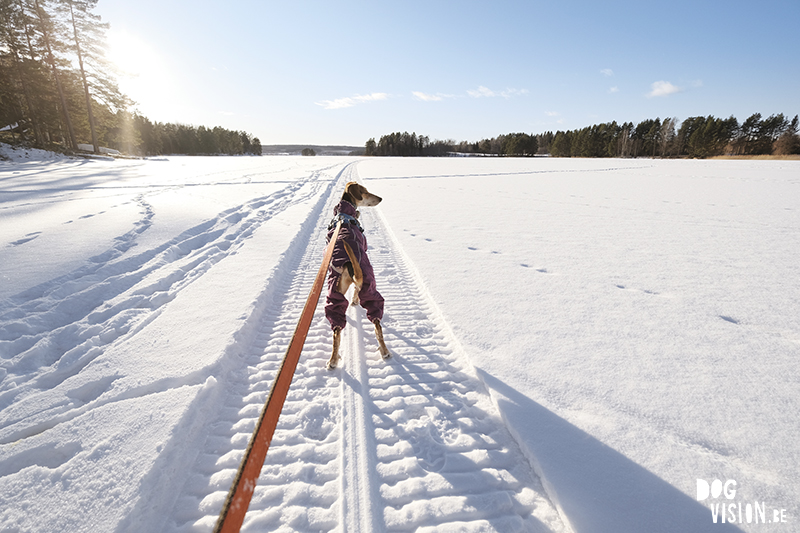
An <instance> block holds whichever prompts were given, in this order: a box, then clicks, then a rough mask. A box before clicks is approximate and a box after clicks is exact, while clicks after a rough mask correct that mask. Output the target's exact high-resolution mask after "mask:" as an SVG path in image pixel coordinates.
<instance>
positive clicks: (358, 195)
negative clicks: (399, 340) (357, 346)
mask: <svg viewBox="0 0 800 533" xmlns="http://www.w3.org/2000/svg"><path fill="white" fill-rule="evenodd" d="M382 200H383V199H382V198H381V197H380V196H377V195H375V194H372V193H371V192H369V191H368V190H367V189H366V187H364V186H363V185H359V184H358V183H356V182H355V181H351V182H349V183H347V185H345V188H344V193H343V194H342V199H341V201H340V202H339V203H338V204H337V205H336V207H335V208H334V209H333V214H334V218H333V220H332V221H331V224H330V226H329V227H328V242H330V240H331V237H332V236H333V232H334V229H335V227H336V224H337V223H338V222H339V221H340V220H341V222H342V229H341V230H340V231H339V236H338V238H337V239H336V244H335V245H334V248H333V257H332V259H331V264H330V267H329V268H328V295H327V297H326V300H325V318H327V319H328V322H329V323H330V325H331V329H332V330H333V352H332V353H331V358H330V359H329V360H328V364H327V365H326V366H327V368H328V370H333V369H334V368H336V365H337V364H338V363H339V343H340V341H341V336H342V329H344V327H345V325H346V324H347V320H346V318H345V313H346V312H347V307H348V305H349V304H348V302H347V298H346V297H345V293H346V292H347V290H348V289H349V288H350V286H351V285H353V286H354V287H355V290H354V295H353V301H352V304H353V305H361V307H363V308H364V309H365V310H366V312H367V318H368V319H369V321H370V322H372V323H373V325H374V326H375V337H376V338H377V339H378V348H379V351H380V354H381V357H383V358H384V359H388V358H389V357H391V354H390V353H389V349H388V348H387V347H386V343H385V342H384V340H383V328H382V327H381V319H382V318H383V304H384V300H383V296H381V294H380V293H379V292H378V289H377V287H376V286H375V273H374V271H373V269H372V264H370V262H369V258H368V257H367V239H366V237H364V230H363V228H362V227H361V223H360V222H359V220H358V216H359V211H358V208H359V207H371V206H376V205H378V204H379V203H380V202H381V201H382Z"/></svg>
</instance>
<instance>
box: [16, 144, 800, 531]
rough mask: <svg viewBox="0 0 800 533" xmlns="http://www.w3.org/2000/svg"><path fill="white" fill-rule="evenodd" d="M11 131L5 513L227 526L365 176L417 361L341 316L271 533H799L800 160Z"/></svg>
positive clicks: (375, 230) (289, 406)
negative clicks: (348, 185)
mask: <svg viewBox="0 0 800 533" xmlns="http://www.w3.org/2000/svg"><path fill="white" fill-rule="evenodd" d="M0 149H2V150H3V153H4V154H5V155H6V156H7V158H8V159H10V160H9V161H0V192H1V193H2V194H0V220H2V223H1V224H0V356H1V358H0V530H3V531H42V532H45V531H46V532H52V531H84V530H92V531H115V532H126V531H130V532H134V531H164V532H170V533H171V532H188V531H210V530H211V529H212V528H213V525H214V523H215V521H216V517H217V515H218V513H219V510H220V508H221V506H222V503H223V502H224V499H225V495H226V493H227V490H228V488H229V487H230V484H231V482H232V479H233V476H234V474H235V472H236V469H237V467H238V464H239V461H240V459H241V457H242V454H243V452H244V448H245V447H246V445H247V441H248V439H249V436H250V434H251V432H252V430H253V428H254V426H255V422H256V420H257V418H258V415H259V412H260V409H261V406H262V405H263V402H264V401H265V399H266V396H267V393H268V391H269V388H270V386H271V384H272V380H273V379H274V376H275V374H276V372H277V369H278V367H279V365H280V361H281V359H282V357H283V353H284V352H285V349H286V346H287V345H288V342H289V339H290V338H291V336H292V334H293V331H294V326H295V324H296V321H297V318H298V317H299V314H300V311H301V310H302V306H303V304H304V302H305V298H306V296H307V294H308V291H309V289H310V286H311V282H312V280H313V277H314V275H315V274H316V270H317V268H318V266H319V261H320V260H321V257H322V252H323V249H324V245H325V242H324V233H325V232H324V228H325V227H326V226H327V223H328V220H329V219H330V213H331V208H332V206H333V205H334V204H335V202H336V201H337V199H338V197H339V196H340V195H341V190H342V189H343V187H344V183H345V182H346V181H349V180H358V181H360V182H361V183H363V184H364V185H366V186H367V188H368V189H370V190H371V191H372V192H375V193H376V194H378V195H380V196H382V197H383V198H384V201H383V202H382V203H381V205H380V206H378V207H376V208H364V209H362V215H361V217H362V223H363V224H364V226H365V228H366V231H367V239H368V241H369V245H370V251H369V253H370V259H371V261H372V263H373V265H374V266H375V272H376V277H377V280H378V288H379V290H380V291H381V292H382V293H383V295H384V296H385V297H386V300H387V304H386V316H385V318H384V333H385V336H386V341H387V345H388V346H389V349H390V350H391V351H392V354H393V357H392V358H391V359H390V360H388V361H383V360H381V358H380V356H379V354H378V353H377V342H376V341H375V338H374V335H373V332H372V328H371V324H369V323H368V322H367V321H366V318H365V317H364V313H363V310H361V309H352V308H351V309H350V310H349V312H348V323H349V325H348V327H347V328H346V329H345V330H344V335H343V340H342V353H343V361H342V364H341V368H339V369H337V370H335V371H332V372H331V371H328V370H326V369H325V361H326V360H327V358H328V356H329V350H330V343H331V338H330V331H329V328H328V325H327V323H326V322H325V319H324V316H323V314H322V309H321V305H320V306H318V308H317V312H316V315H315V319H314V324H313V325H312V328H311V331H310V332H309V335H308V338H307V341H306V346H305V349H304V352H303V356H302V357H301V360H300V363H299V365H298V368H297V372H296V374H295V379H294V382H293V385H292V389H291V391H290V394H289V397H288V398H287V402H286V405H285V407H284V411H283V414H282V416H281V421H280V423H279V426H278V430H277V431H276V433H275V437H274V439H273V442H272V446H271V448H270V451H269V453H268V456H267V461H266V463H265V466H264V468H263V470H262V475H261V478H260V479H259V485H258V487H257V488H256V491H255V494H254V497H253V501H252V503H251V506H250V512H249V513H248V517H247V519H246V520H245V523H244V527H243V529H242V530H243V531H412V530H418V531H502V532H507V531H576V532H594V531H598V532H605V531H617V532H625V531H629V532H634V531H707V530H714V531H717V530H727V531H736V530H737V529H738V530H741V531H789V530H792V529H794V528H796V526H795V525H793V524H796V521H797V516H798V511H800V504H798V502H800V483H798V482H797V479H800V466H799V465H800V447H799V446H798V445H797V442H798V437H800V425H798V423H797V419H796V413H797V412H798V410H799V409H800V387H798V385H799V384H800V383H799V382H800V362H798V361H799V360H800V358H798V356H800V287H798V285H797V283H796V282H795V281H794V280H796V279H798V278H800V272H799V270H800V263H798V261H797V250H798V249H800V164H798V163H797V162H792V161H661V160H580V159H577V160H573V159H540V158H536V159H506V158H447V159H402V158H343V157H316V158H302V157H260V158H258V157H248V158H244V157H242V158H226V157H194V158H192V157H168V158H160V159H159V160H116V161H103V160H74V159H68V158H63V157H58V158H51V156H49V155H47V154H46V153H38V152H33V151H27V155H23V154H21V153H20V152H19V151H13V150H11V149H10V147H8V146H6V145H2V146H0ZM698 479H701V480H706V481H707V482H708V483H709V484H711V483H712V482H713V481H714V480H716V479H719V480H721V482H722V483H725V482H726V481H728V480H734V481H735V483H736V484H735V485H731V484H729V487H731V486H732V487H734V488H735V494H732V493H730V492H729V493H728V494H729V495H731V498H730V499H728V498H727V497H726V496H725V494H722V495H720V494H718V493H714V494H712V496H710V497H708V498H706V499H704V500H703V501H697V480H698ZM723 504H724V505H725V509H726V511H729V512H728V513H727V515H726V521H727V520H730V519H733V520H732V521H733V522H735V523H734V524H727V523H726V524H720V523H718V524H714V523H713V521H712V519H713V514H712V510H711V509H709V506H717V507H716V508H717V509H718V508H719V506H722V505H723ZM731 504H732V505H733V507H732V508H730V509H729V507H728V506H730V505H731ZM756 504H757V506H756ZM748 506H750V508H751V509H753V508H754V509H755V510H756V512H755V517H756V518H759V521H760V515H759V514H758V509H763V513H764V516H765V520H766V521H767V523H766V524H761V523H758V524H756V523H748V521H747V519H746V517H747V508H748ZM782 510H783V514H781V511H782ZM740 516H741V518H740ZM717 518H718V521H719V519H721V517H720V516H717ZM776 518H777V522H780V521H781V520H783V521H785V522H786V523H774V522H772V523H771V522H770V521H772V520H774V519H776ZM751 522H752V521H751Z"/></svg>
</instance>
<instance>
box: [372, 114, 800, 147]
mask: <svg viewBox="0 0 800 533" xmlns="http://www.w3.org/2000/svg"><path fill="white" fill-rule="evenodd" d="M799 125H800V124H798V116H797V115H795V116H794V118H792V119H791V120H790V119H789V118H788V117H786V116H784V115H783V114H782V113H781V114H778V115H770V116H769V117H766V118H763V117H762V115H761V113H754V114H753V115H751V116H750V117H748V118H747V119H746V120H745V121H744V122H742V123H741V124H740V123H739V121H738V120H737V119H736V118H735V117H733V116H731V117H729V118H727V119H720V118H716V117H714V116H712V115H709V116H707V117H702V116H699V117H689V118H687V119H686V120H684V121H683V122H679V121H678V119H677V118H666V119H664V120H661V119H660V118H656V119H651V120H643V121H642V122H639V123H638V124H634V123H632V122H625V123H622V124H619V123H617V122H610V123H604V124H595V125H593V126H589V127H586V128H582V129H578V130H568V131H556V132H552V131H548V132H545V133H540V134H528V133H510V134H505V135H498V136H497V137H493V138H486V139H482V140H480V141H478V142H467V141H462V142H456V141H452V140H448V141H440V140H434V141H431V140H430V138H429V137H427V136H425V135H417V134H416V133H411V134H409V133H408V132H402V133H401V132H396V133H391V134H388V135H384V136H382V137H381V138H380V139H379V140H378V141H377V142H376V141H375V139H374V138H371V139H369V140H368V141H367V142H366V144H365V154H366V155H368V156H446V155H458V154H465V155H493V156H516V157H524V156H535V155H550V156H553V157H688V158H706V157H714V156H720V155H740V156H756V155H796V154H800V136H798V126H799Z"/></svg>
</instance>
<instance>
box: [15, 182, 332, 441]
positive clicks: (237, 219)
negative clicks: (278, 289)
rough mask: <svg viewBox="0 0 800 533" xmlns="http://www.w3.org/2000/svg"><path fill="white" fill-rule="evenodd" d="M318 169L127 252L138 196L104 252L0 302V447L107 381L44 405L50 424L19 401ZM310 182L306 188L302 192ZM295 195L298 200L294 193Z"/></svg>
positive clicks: (206, 265) (144, 215)
mask: <svg viewBox="0 0 800 533" xmlns="http://www.w3.org/2000/svg"><path fill="white" fill-rule="evenodd" d="M323 171H324V169H321V170H318V171H315V172H313V173H309V175H307V176H306V177H305V178H303V179H299V180H296V181H292V182H287V184H286V186H285V187H283V188H282V189H280V190H278V191H276V192H274V193H272V194H269V195H266V196H263V197H259V198H254V199H252V200H250V201H248V202H246V203H244V204H242V205H239V206H236V207H234V208H231V209H228V210H226V211H223V212H222V213H220V214H219V215H218V216H216V217H214V218H212V219H210V220H207V221H205V222H203V223H201V224H199V225H197V226H195V227H194V228H191V229H189V230H187V231H185V232H184V233H182V234H181V235H180V236H178V237H176V238H174V239H172V240H170V241H168V242H166V243H164V244H162V245H160V246H158V247H155V248H152V249H149V250H145V251H143V252H141V253H138V254H130V253H127V252H129V251H131V250H132V249H133V248H134V247H135V246H136V243H137V238H138V237H139V236H140V235H141V234H142V233H144V232H145V231H147V229H149V227H150V226H151V225H152V218H153V217H154V215H155V213H154V211H153V209H152V207H151V206H150V205H149V204H148V203H147V201H146V199H145V196H144V195H140V196H139V197H137V202H138V203H139V205H140V206H141V211H140V214H141V218H140V219H139V220H138V221H137V222H136V223H135V224H134V228H133V229H132V230H131V231H129V232H128V233H126V234H124V235H122V236H120V237H117V238H116V239H115V240H116V241H117V242H116V243H115V244H114V245H113V246H112V247H111V248H110V249H108V250H107V251H105V252H104V253H102V254H99V255H97V256H95V257H92V258H89V259H88V261H87V262H86V263H85V264H84V265H83V266H82V267H80V268H78V269H76V270H74V271H73V272H70V273H69V274H67V275H65V276H62V277H59V278H57V279H54V280H52V281H49V282H46V283H43V284H41V285H39V286H37V287H33V288H31V289H28V290H26V291H24V292H22V293H20V294H17V295H16V296H13V297H11V298H8V299H7V300H6V301H4V302H1V303H0V412H1V413H2V414H1V415H0V428H2V431H0V443H7V442H13V441H14V440H17V439H19V438H24V437H27V436H30V435H33V434H36V433H39V432H41V431H43V430H46V429H48V428H49V427H52V425H54V424H55V423H58V422H62V421H63V420H66V419H70V418H74V416H77V415H79V414H81V413H83V412H84V411H85V409H86V408H87V407H90V406H89V405H87V404H91V403H92V402H93V400H95V399H97V398H98V397H100V396H101V395H102V394H103V392H104V391H105V390H106V389H107V388H108V386H109V385H110V382H108V381H107V380H106V381H105V382H103V383H99V384H96V386H94V387H89V388H88V389H87V388H84V389H81V390H75V391H71V392H70V393H69V394H68V396H69V397H70V399H71V400H72V403H70V404H65V405H63V406H60V408H59V409H54V410H53V411H51V412H52V414H53V416H54V418H53V420H52V422H49V423H44V425H42V424H39V425H37V426H34V427H25V424H24V417H25V414H26V413H27V412H29V409H28V408H27V407H26V406H25V405H24V404H25V403H26V402H25V398H26V397H28V396H31V395H34V394H35V393H36V392H38V391H40V390H46V389H51V388H53V387H55V386H56V385H58V384H59V383H62V382H63V381H65V380H66V379H68V378H69V377H71V376H74V375H76V374H77V373H79V372H80V371H81V369H83V368H84V367H86V365H88V364H89V363H90V362H91V361H92V360H94V359H95V358H97V357H98V356H99V355H100V354H102V353H103V352H104V350H105V349H106V348H107V347H108V346H109V345H110V344H112V343H115V342H119V341H121V340H122V339H123V338H127V337H129V336H131V335H135V334H136V333H137V332H138V331H140V330H141V329H142V328H143V327H144V326H145V325H147V324H148V323H149V322H151V321H152V320H154V319H155V318H156V317H157V316H158V314H159V313H160V311H161V310H162V308H163V306H164V305H165V304H167V303H168V302H170V301H172V300H173V299H174V298H175V297H176V296H177V294H178V293H179V292H180V291H181V290H183V289H184V288H186V287H187V286H189V285H190V284H191V283H192V282H193V281H195V280H197V279H198V278H199V277H200V276H202V275H203V274H204V273H205V272H207V271H208V270H209V269H210V268H211V267H212V266H213V265H214V264H216V263H217V262H219V261H220V260H221V259H223V258H225V257H227V256H228V255H230V254H233V253H236V251H237V250H238V249H239V247H240V246H242V245H243V244H244V242H245V241H246V240H247V239H248V238H249V237H250V236H251V235H252V234H253V232H254V231H255V230H256V229H258V227H260V226H261V225H262V224H264V223H265V222H266V221H268V220H269V219H271V218H273V217H274V216H276V215H277V214H279V213H281V212H282V211H284V210H285V209H287V208H289V207H291V206H292V205H294V204H296V203H297V202H300V201H302V200H303V199H304V198H305V197H306V196H307V197H313V196H314V195H316V194H318V193H319V189H320V187H322V186H323V185H325V184H326V183H324V182H323V181H320V173H321V172H323ZM325 181H327V178H326V180H325ZM309 184H311V185H312V187H307V188H305V189H304V187H305V186H306V185H309ZM301 191H304V192H303V193H302V195H304V196H303V198H301V197H299V196H298V194H300V193H301ZM110 379H111V378H110ZM111 381H113V379H111ZM181 384H183V383H181ZM178 385H180V384H178ZM12 404H13V405H12ZM92 405H94V404H92ZM70 412H72V414H69V413H70ZM56 415H58V416H56ZM18 425H21V426H23V427H21V428H18V427H16V426H18Z"/></svg>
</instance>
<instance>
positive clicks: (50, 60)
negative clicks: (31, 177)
mask: <svg viewBox="0 0 800 533" xmlns="http://www.w3.org/2000/svg"><path fill="white" fill-rule="evenodd" d="M35 5H36V14H37V16H38V17H39V21H40V22H41V24H42V36H43V37H44V44H45V48H46V49H47V62H48V63H49V64H50V68H51V69H52V70H53V78H54V79H55V81H56V87H57V88H58V97H59V99H60V100H61V111H62V113H63V114H64V121H65V123H66V125H67V132H68V133H69V142H70V148H72V149H73V150H77V149H78V142H77V141H76V140H75V129H74V128H73V127H72V120H71V119H70V117H69V109H68V107H67V98H66V96H64V88H63V87H62V85H61V78H60V77H59V75H58V68H57V67H56V59H55V56H53V49H52V48H51V47H50V35H49V33H48V32H47V23H46V21H45V14H44V12H43V10H42V8H41V7H39V0H36V4H35Z"/></svg>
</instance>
